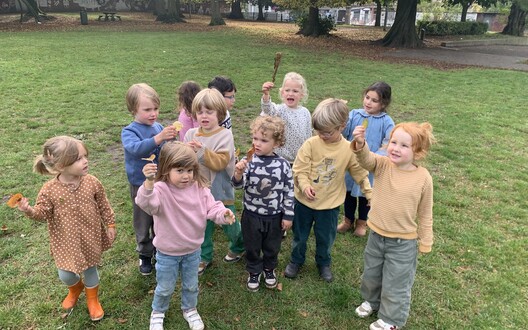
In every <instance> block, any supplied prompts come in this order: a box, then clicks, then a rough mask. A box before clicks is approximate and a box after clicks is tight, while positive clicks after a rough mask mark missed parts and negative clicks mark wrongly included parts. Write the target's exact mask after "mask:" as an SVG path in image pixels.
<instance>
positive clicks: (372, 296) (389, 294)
mask: <svg viewBox="0 0 528 330" xmlns="http://www.w3.org/2000/svg"><path fill="white" fill-rule="evenodd" d="M417 258H418V244H417V241H416V240H415V239H401V238H389V237H384V236H381V235H379V234H377V233H375V232H374V231H373V230H371V231H370V233H369V237H368V241H367V246H366V247H365V253H364V262H365V265H364V270H363V276H362V278H361V296H362V297H363V299H364V300H366V301H368V302H369V303H370V305H371V306H372V308H373V309H374V310H378V318H380V319H382V320H383V321H385V322H386V323H389V324H392V325H396V326H398V327H403V326H404V325H405V323H406V322H407V318H408V317H409V310H410V308H411V289H412V286H413V284H414V278H415V275H416V266H417V264H418V259H417Z"/></svg>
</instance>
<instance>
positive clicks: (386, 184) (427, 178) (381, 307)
mask: <svg viewBox="0 0 528 330" xmlns="http://www.w3.org/2000/svg"><path fill="white" fill-rule="evenodd" d="M353 135H354V141H353V142H352V143H351V148H352V149H353V151H354V153H355V154H356V156H357V160H358V162H359V164H360V165H361V166H362V167H363V168H365V169H366V170H368V171H370V172H372V173H374V181H375V182H376V187H375V189H373V192H372V199H371V201H370V212H369V218H368V221H367V225H368V226H369V228H370V229H371V231H370V234H369V237H368V241H367V246H366V248H365V253H364V270H363V275H362V277H361V296H362V297H363V299H364V300H365V301H364V302H363V303H362V304H361V305H360V306H359V307H358V308H357V309H356V314H357V315H358V316H359V317H362V318H364V317H367V316H369V315H371V314H372V313H374V311H378V320H377V321H376V322H374V323H372V324H371V325H370V328H369V329H370V330H389V329H390V330H397V329H399V328H401V327H403V326H404V325H405V323H406V321H407V318H408V316H409V310H410V304H411V288H412V286H413V283H414V278H415V274H416V266H417V256H418V252H421V253H428V252H430V251H431V246H432V245H433V180H432V178H431V175H430V174H429V171H427V169H425V168H424V167H422V166H420V165H417V164H416V161H418V160H421V159H423V158H424V157H425V156H426V155H427V153H428V151H429V149H430V147H431V144H432V143H434V137H433V134H432V126H431V125H430V124H429V123H423V124H418V123H401V124H398V125H396V127H394V130H393V131H392V133H391V135H390V140H389V145H388V147H387V156H380V155H376V154H374V153H372V152H370V151H369V147H368V144H367V143H366V142H365V128H364V127H363V126H361V125H360V126H357V127H356V128H355V129H354V132H353Z"/></svg>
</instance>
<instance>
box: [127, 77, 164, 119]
mask: <svg viewBox="0 0 528 330" xmlns="http://www.w3.org/2000/svg"><path fill="white" fill-rule="evenodd" d="M141 95H143V96H145V97H146V98H148V99H149V100H151V101H152V103H154V104H155V105H156V106H157V107H159V105H160V97H159V95H158V93H157V92H156V91H155V90H154V88H152V87H150V86H149V85H147V84H145V83H140V84H134V85H132V86H130V88H129V89H128V91H127V94H126V97H125V100H126V105H127V109H128V111H129V112H130V113H131V114H133V115H135V114H136V112H137V110H138V106H139V97H140V96H141Z"/></svg>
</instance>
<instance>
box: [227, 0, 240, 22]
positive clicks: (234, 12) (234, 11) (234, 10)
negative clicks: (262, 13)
mask: <svg viewBox="0 0 528 330" xmlns="http://www.w3.org/2000/svg"><path fill="white" fill-rule="evenodd" d="M227 17H229V18H231V19H243V18H244V15H243V14H242V7H241V6H240V0H236V1H233V3H232V4H231V12H230V13H229V15H228V16H227Z"/></svg>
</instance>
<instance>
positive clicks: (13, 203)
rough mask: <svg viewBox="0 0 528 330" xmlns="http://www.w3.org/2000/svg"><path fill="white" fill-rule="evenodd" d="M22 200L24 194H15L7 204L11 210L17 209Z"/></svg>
mask: <svg viewBox="0 0 528 330" xmlns="http://www.w3.org/2000/svg"><path fill="white" fill-rule="evenodd" d="M22 198H24V196H23V195H22V194H20V193H17V194H14V195H13V196H11V198H9V200H8V201H7V203H6V204H7V206H9V207H10V208H15V207H17V206H18V203H20V201H21V200H22Z"/></svg>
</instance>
